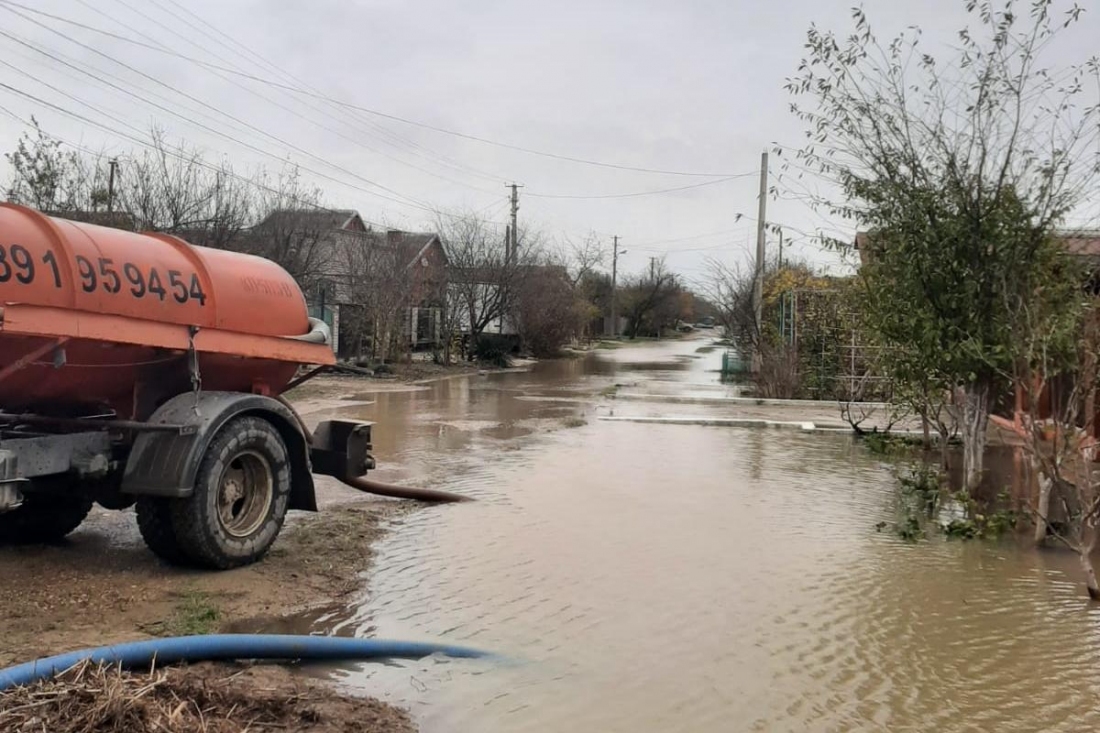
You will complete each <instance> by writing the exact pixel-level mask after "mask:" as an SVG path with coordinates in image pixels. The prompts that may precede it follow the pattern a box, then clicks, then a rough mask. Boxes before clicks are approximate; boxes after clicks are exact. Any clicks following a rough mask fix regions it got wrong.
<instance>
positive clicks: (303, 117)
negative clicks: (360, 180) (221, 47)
mask: <svg viewBox="0 0 1100 733" xmlns="http://www.w3.org/2000/svg"><path fill="white" fill-rule="evenodd" d="M77 2H79V3H80V4H81V5H84V6H85V7H87V8H89V9H90V10H92V11H93V12H95V13H98V14H99V15H101V16H103V17H104V18H107V19H108V20H112V21H114V22H115V23H117V24H118V25H120V26H122V27H123V28H125V29H127V30H129V31H130V32H132V33H141V31H139V30H138V29H136V28H134V27H133V26H131V25H129V24H127V23H125V22H123V21H121V20H118V19H117V18H114V17H113V16H111V15H109V14H107V13H105V12H104V11H103V10H101V9H99V8H97V7H95V6H93V5H91V4H89V3H88V2H86V0H77ZM116 2H118V3H119V4H121V5H122V6H124V7H125V8H127V9H128V10H130V11H131V12H134V13H136V14H138V15H140V16H141V17H143V18H145V19H146V20H148V21H149V22H151V23H154V24H156V25H157V26H158V27H160V28H163V29H165V30H167V31H168V32H169V33H172V34H173V35H174V36H176V37H177V38H180V39H182V40H185V41H187V42H188V43H190V44H191V45H193V46H195V47H197V48H199V49H201V50H203V51H205V52H206V53H209V54H211V55H212V56H215V58H220V57H218V56H217V55H216V54H214V53H213V52H211V51H210V50H209V49H206V48H204V47H203V46H202V45H201V44H199V43H197V42H196V41H194V40H193V39H190V38H188V37H186V36H184V35H182V34H180V33H179V32H178V31H176V30H174V29H172V28H170V27H168V26H166V25H164V24H163V23H161V22H160V21H159V20H157V19H156V18H152V17H150V16H149V15H147V14H146V13H144V12H142V11H141V10H139V9H137V8H134V7H132V6H130V5H129V4H128V3H126V2H125V0H116ZM222 60H223V61H224V59H222ZM226 63H232V62H226ZM236 68H240V67H236ZM208 71H209V72H210V73H212V74H214V75H216V76H218V77H219V78H220V79H222V80H223V81H226V82H228V83H230V84H233V85H234V86H235V87H237V88H238V89H242V90H244V91H246V92H248V93H249V94H251V95H253V96H255V97H258V98H259V99H262V100H263V101H265V102H267V103H268V104H271V105H274V106H275V107H278V108H279V109H281V110H283V111H285V112H288V113H290V114H292V115H294V116H295V117H297V118H298V119H301V120H305V121H306V122H308V123H310V124H312V125H316V126H317V127H319V128H321V129H322V130H325V131H326V132H329V133H331V134H333V135H336V136H338V137H339V138H341V139H342V140H345V141H347V142H349V143H351V144H352V145H356V146H358V147H360V148H362V149H364V150H367V151H369V152H371V153H374V154H376V155H380V156H382V157H384V158H387V159H389V160H392V161H394V162H396V163H399V164H401V165H405V166H408V167H410V168H413V169H415V170H418V171H420V172H422V173H426V174H427V175H429V176H433V177H435V178H439V179H441V180H444V181H447V182H448V183H453V184H454V185H456V186H464V187H466V188H470V189H472V190H475V191H478V192H481V193H494V192H491V191H489V190H487V189H484V188H480V187H478V186H473V185H471V184H468V183H464V182H462V181H457V180H454V179H453V178H449V177H447V176H444V175H441V174H439V173H436V172H435V171H431V170H429V169H427V168H423V167H421V166H418V165H416V164H414V163H410V162H408V161H406V160H402V159H401V158H398V157H397V156H395V155H391V154H389V153H387V152H385V151H382V150H378V149H377V148H373V147H371V146H369V145H366V144H365V143H363V142H362V140H360V139H358V138H356V137H351V136H349V135H346V134H344V133H343V132H341V131H340V130H337V129H335V128H333V127H330V126H327V125H325V124H324V123H321V122H318V121H317V120H315V119H312V118H310V117H307V116H306V115H303V114H301V113H300V112H298V111H297V110H295V109H292V108H290V107H288V106H286V105H285V104H281V103H279V102H277V101H276V100H274V99H272V98H270V97H267V96H264V95H263V94H261V93H259V92H257V91H256V90H254V89H251V88H249V87H248V86H245V85H244V84H242V83H240V82H238V81H236V80H235V79H232V78H230V77H228V76H227V75H225V74H223V73H222V72H218V71H214V70H211V69H208ZM307 106H308V107H310V109H313V110H315V111H317V112H320V113H321V114H323V115H325V116H326V117H329V118H330V119H335V118H333V117H332V115H330V114H327V113H325V112H324V110H320V109H318V108H317V107H316V106H315V105H307Z"/></svg>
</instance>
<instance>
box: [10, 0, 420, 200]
mask: <svg viewBox="0 0 1100 733" xmlns="http://www.w3.org/2000/svg"><path fill="white" fill-rule="evenodd" d="M4 1H5V0H0V2H4ZM8 10H9V12H12V13H15V14H16V15H19V16H21V17H23V18H24V19H25V20H28V21H30V22H31V23H34V24H36V25H39V26H41V27H43V28H45V29H46V30H49V31H50V32H52V33H55V34H57V35H59V36H61V37H62V38H64V39H66V40H68V41H70V42H72V43H75V44H76V45H78V46H80V47H81V48H84V49H86V50H89V51H91V52H93V53H95V54H96V55H99V56H102V57H103V58H105V59H107V60H108V61H111V62H112V63H115V64H117V65H119V66H122V67H123V68H125V69H128V70H129V71H131V72H133V73H135V74H138V75H140V76H142V77H144V78H146V79H149V80H150V81H152V82H154V83H155V84H159V85H160V86H163V87H165V88H167V89H169V90H172V91H176V92H177V93H179V94H181V95H182V96H184V97H186V98H187V99H189V100H191V101H193V102H195V103H196V104H199V105H200V106H202V107H205V108H207V109H211V110H214V111H215V112H220V114H222V115H223V116H225V117H227V118H228V119H230V120H232V121H234V122H236V123H237V124H239V125H243V126H244V127H247V128H248V129H250V130H253V131H255V132H257V133H259V134H260V135H263V136H264V137H268V138H270V139H272V140H274V141H275V142H277V143H279V144H281V145H285V146H287V147H289V148H290V149H292V150H296V151H298V152H299V153H301V154H303V155H305V156H307V157H309V158H313V159H314V160H316V161H318V162H320V163H321V164H323V165H327V166H329V167H331V168H333V169H335V170H338V171H340V172H341V173H344V174H346V175H349V176H351V177H353V178H356V179H358V180H360V181H363V182H364V183H366V184H367V185H370V186H374V187H375V188H378V189H380V190H382V191H386V192H388V193H391V194H393V195H394V196H398V197H400V198H399V199H398V198H392V197H390V196H385V195H383V194H380V193H378V192H377V191H371V190H369V189H365V188H361V187H358V186H354V185H351V184H348V183H346V182H343V181H340V180H339V179H337V178H333V177H332V176H330V175H327V174H324V173H320V172H318V171H315V170H313V169H310V168H306V167H305V166H300V167H301V168H302V170H305V171H307V172H309V173H312V174H313V175H316V176H320V177H322V178H325V179H326V180H329V181H332V182H334V183H338V184H341V185H345V186H349V187H351V188H355V189H356V190H359V191H361V192H362V193H366V194H369V195H371V196H376V197H378V198H381V199H385V200H387V201H392V202H394V203H396V204H400V205H402V206H412V207H415V208H418V209H422V210H424V211H429V212H433V213H434V212H435V209H434V208H433V207H431V206H430V205H428V204H426V203H425V202H422V201H418V200H416V199H413V198H411V197H409V196H406V195H404V194H402V193H400V192H399V191H395V190H393V189H391V188H389V187H387V186H383V185H382V184H380V183H377V182H375V181H371V180H370V179H368V178H365V177H363V176H361V175H359V174H357V173H355V172H353V171H349V170H347V169H346V168H343V167H342V166H340V165H337V164H335V163H331V162H329V161H327V160H325V159H324V158H321V157H320V156H318V155H315V154H313V153H310V152H309V151H308V150H305V149H303V148H301V147H299V146H297V145H294V144H293V143H290V142H287V141H285V140H283V139H282V138H280V137H278V136H276V135H272V134H271V133H268V132H265V131H264V130H262V129H260V128H258V127H256V126H255V125H252V124H250V123H248V122H245V121H243V120H241V119H239V118H237V117H234V116H233V115H230V114H228V113H226V112H222V111H220V110H217V109H216V108H214V107H213V106H211V105H209V104H207V103H206V102H203V101H202V100H201V99H198V98H196V97H194V96H192V95H190V94H187V93H186V92H181V91H179V90H178V89H174V88H173V87H172V86H171V85H169V84H167V83H165V82H162V81H160V80H159V79H157V78H155V77H152V76H150V75H149V74H146V73H145V72H143V71H140V70H138V69H135V68H134V67H133V66H131V65H129V64H127V63H125V62H123V61H119V60H117V59H115V58H113V57H111V56H110V55H108V54H105V53H103V52H102V51H99V50H98V49H95V48H93V47H91V46H88V45H87V44H84V43H81V42H80V41H78V40H76V39H74V38H72V37H70V36H67V35H65V34H64V33H61V32H60V31H58V30H55V29H53V28H50V27H48V26H45V25H43V24H41V23H39V22H38V21H35V20H33V19H31V18H26V16H23V15H22V14H21V13H19V12H18V11H14V10H11V9H10V8H8ZM0 35H2V36H4V37H6V38H10V39H11V40H14V41H15V42H16V43H20V44H22V45H25V46H27V47H29V48H32V49H34V50H39V49H37V48H35V47H34V46H33V44H29V43H26V42H25V41H22V40H21V39H19V38H18V37H16V36H13V35H11V34H9V33H7V32H6V31H3V30H0ZM45 55H47V56H50V54H49V53H48V52H47V53H46V54H45ZM55 60H57V59H56V58H55ZM62 63H64V62H62ZM66 65H67V66H71V67H72V68H74V69H75V70H77V71H80V72H81V73H84V74H86V75H88V76H90V77H92V78H93V79H96V80H97V81H99V82H100V83H103V84H107V85H108V86H111V87H113V88H115V89H118V90H119V91H121V92H123V93H124V94H127V95H129V96H132V97H134V98H136V99H138V100H140V101H142V102H144V103H146V104H149V105H151V106H153V107H156V108H157V109H160V110H161V111H163V112H166V113H168V114H170V115H173V116H174V117H178V118H180V119H181V120H183V121H184V122H185V123H188V124H191V125H195V126H197V127H200V128H202V129H204V130H206V131H207V132H210V133H212V134H214V135H217V136H219V137H222V138H225V139H227V140H229V141H231V142H233V143H236V144H237V145H241V146H243V147H245V148H248V149H249V150H252V151H253V152H255V153H258V154H260V155H263V156H266V157H269V158H274V159H276V160H280V161H281V160H282V158H281V156H278V155H276V154H274V153H272V152H270V151H268V150H264V149H262V148H259V147H256V146H255V145H252V144H250V143H247V142H244V141H241V140H239V139H237V138H235V137H233V136H232V135H229V134H227V133H224V132H222V131H220V130H216V129H214V128H212V127H209V126H207V125H203V124H201V123H198V122H195V121H193V120H189V119H188V118H186V117H184V116H183V115H181V114H179V112H177V111H175V110H173V109H171V108H169V107H164V106H162V105H159V104H156V103H155V102H150V101H149V100H148V99H145V98H144V97H142V96H141V95H138V94H135V93H134V92H132V91H130V90H129V89H126V88H124V87H120V86H118V85H115V84H111V83H110V82H106V81H104V80H103V79H100V78H99V77H96V76H95V75H94V74H89V73H88V72H85V71H83V70H82V69H80V67H76V66H72V65H71V64H66ZM400 199H405V201H401V200H400Z"/></svg>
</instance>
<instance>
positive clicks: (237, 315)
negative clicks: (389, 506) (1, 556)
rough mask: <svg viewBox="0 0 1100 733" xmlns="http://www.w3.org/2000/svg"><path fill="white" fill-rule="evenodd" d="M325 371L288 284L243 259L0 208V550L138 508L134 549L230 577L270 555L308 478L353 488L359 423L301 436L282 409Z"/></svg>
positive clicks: (292, 416) (310, 324) (315, 328)
mask: <svg viewBox="0 0 1100 733" xmlns="http://www.w3.org/2000/svg"><path fill="white" fill-rule="evenodd" d="M333 361H334V357H333V353H332V348H331V345H330V336H329V332H328V329H327V327H326V326H325V324H323V323H322V322H320V321H317V320H315V319H311V318H309V316H308V311H307V308H306V303H305V299H304V298H303V296H302V293H301V290H300V289H299V288H298V285H297V284H296V283H295V282H294V280H293V279H292V278H291V277H290V275H288V274H287V273H286V272H285V271H284V270H283V269H282V268H280V267H279V266H278V265H276V264H274V263H272V262H270V261H268V260H265V259H262V258H258V257H252V256H249V255H244V254H238V253H233V252H225V251H221V250H212V249H206V248H202V247H195V246H192V245H190V244H187V243H186V242H184V241H183V240H181V239H178V238H176V237H173V236H169V235H165V234H135V233H131V232H125V231H120V230H117V229H108V228H105V227H99V226H93V225H90V224H81V223H76V222H72V221H66V220H63V219H57V218H52V217H48V216H45V215H43V214H41V213H39V212H37V211H34V210H32V209H28V208H24V207H21V206H15V205H11V204H0V541H7V542H49V541H54V540H58V539H60V538H62V537H64V536H65V535H66V534H68V533H69V532H71V531H72V530H74V529H75V528H76V527H77V526H78V525H79V524H80V523H81V522H82V521H83V520H84V518H85V517H86V516H87V514H88V512H89V511H90V510H91V508H92V505H93V503H96V502H98V503H99V504H100V505H101V506H103V507H106V508H109V509H125V508H129V507H130V506H133V505H136V514H137V521H138V526H139V528H140V530H141V534H142V537H143V538H144V539H145V542H146V544H147V545H148V546H149V548H150V549H151V550H152V551H153V552H155V553H156V554H157V555H159V556H160V557H162V558H164V559H165V560H167V561H169V562H172V563H182V564H190V565H198V566H204V567H211V568H229V567H234V566H238V565H243V564H246V563H250V562H253V561H255V560H257V559H258V558H260V557H262V556H263V555H264V554H265V553H266V552H267V550H268V549H269V548H270V547H271V545H272V543H273V542H274V541H275V538H276V537H277V535H278V534H279V531H280V529H281V528H282V525H283V521H284V519H285V517H286V513H287V510H288V509H304V510H312V511H315V510H316V508H317V505H316V499H315V496H314V485H313V478H312V474H313V473H314V472H316V473H320V474H325V475H331V476H335V477H337V478H339V479H340V480H343V481H345V482H348V483H351V484H352V485H355V481H356V480H359V477H362V476H364V475H365V474H366V472H367V470H368V469H370V468H373V466H374V462H373V459H372V458H371V456H370V452H369V451H370V431H371V426H370V424H369V423H359V422H350V421H329V422H324V423H321V424H320V425H319V426H318V427H317V429H316V430H315V431H314V432H313V433H312V434H310V433H308V432H307V431H306V429H305V427H304V425H303V424H302V422H301V420H300V418H299V417H298V416H297V414H296V413H295V412H294V410H293V409H292V408H291V407H290V406H289V404H287V403H286V402H285V401H283V400H281V399H280V398H279V395H280V394H282V393H283V392H285V391H286V390H287V389H288V388H290V387H291V386H293V385H294V379H295V375H296V374H297V372H298V370H299V368H300V367H301V366H303V365H320V366H324V365H331V364H332V363H333Z"/></svg>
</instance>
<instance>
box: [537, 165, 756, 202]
mask: <svg viewBox="0 0 1100 733" xmlns="http://www.w3.org/2000/svg"><path fill="white" fill-rule="evenodd" d="M756 175H758V173H757V172H756V171H752V172H749V173H738V174H737V175H733V176H727V177H725V178H717V179H715V180H713V181H704V182H703V183H693V184H691V185H690V186H677V187H676V188H662V189H658V190H656V191H633V192H631V193H611V194H598V195H589V196H584V195H572V194H551V193H535V192H532V191H527V192H526V195H527V196H533V197H535V198H543V199H627V198H635V197H638V196H656V195H658V194H665V193H676V192H677V191H689V190H691V189H695V188H702V187H704V186H714V185H716V184H719V183H728V182H729V181H734V180H737V179H739V178H747V177H749V176H756Z"/></svg>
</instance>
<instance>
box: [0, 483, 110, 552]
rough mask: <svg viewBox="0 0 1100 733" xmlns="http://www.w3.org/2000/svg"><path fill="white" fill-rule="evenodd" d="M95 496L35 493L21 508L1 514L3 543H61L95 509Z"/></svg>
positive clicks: (0, 540) (24, 501)
mask: <svg viewBox="0 0 1100 733" xmlns="http://www.w3.org/2000/svg"><path fill="white" fill-rule="evenodd" d="M92 503H93V502H92V498H91V497H90V496H83V495H80V494H66V495H58V494H33V493H29V494H27V495H26V497H24V499H23V504H22V506H20V507H19V508H18V509H13V510H12V511H10V512H4V513H3V514H0V543H3V544H15V545H28V544H38V543H42V544H49V543H53V542H60V541H61V540H63V539H65V536H66V535H68V534H69V533H70V532H72V531H73V530H74V529H76V528H77V527H79V526H80V523H81V522H83V521H84V519H85V517H87V516H88V512H90V511H91V510H92Z"/></svg>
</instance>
